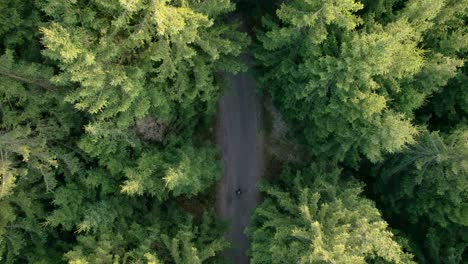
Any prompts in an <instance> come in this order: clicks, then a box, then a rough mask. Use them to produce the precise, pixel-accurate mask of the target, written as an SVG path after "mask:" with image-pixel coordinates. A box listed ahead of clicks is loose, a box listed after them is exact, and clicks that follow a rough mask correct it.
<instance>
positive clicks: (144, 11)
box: [41, 0, 247, 126]
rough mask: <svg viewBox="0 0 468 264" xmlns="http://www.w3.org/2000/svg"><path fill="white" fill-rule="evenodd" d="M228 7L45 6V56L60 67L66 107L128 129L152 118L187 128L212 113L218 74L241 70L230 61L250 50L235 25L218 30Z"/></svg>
mask: <svg viewBox="0 0 468 264" xmlns="http://www.w3.org/2000/svg"><path fill="white" fill-rule="evenodd" d="M233 8H234V6H233V4H231V3H230V2H229V1H203V2H198V1H180V2H179V1H173V2H169V1H164V0H158V1H120V2H116V1H106V0H101V1H97V2H93V3H91V4H88V3H87V2H83V1H77V2H76V3H69V2H63V1H48V2H47V3H45V4H44V6H43V10H44V11H45V12H46V13H47V14H48V15H49V16H51V17H52V21H50V22H49V23H48V24H47V26H45V27H42V28H41V31H42V33H43V34H44V38H43V42H44V44H45V46H46V47H47V49H46V50H45V51H44V54H46V55H47V57H49V58H50V59H53V60H55V61H57V62H58V63H59V66H60V69H61V73H60V74H59V75H57V76H54V82H55V83H56V84H59V85H70V86H75V87H76V86H77V87H76V88H74V89H70V90H69V91H70V93H68V94H67V96H66V100H67V101H68V102H71V103H74V104H75V107H76V108H77V109H80V110H83V111H86V112H88V113H90V114H93V115H95V116H96V118H97V120H104V119H108V118H110V117H118V121H119V122H121V123H122V124H125V125H127V126H130V125H131V124H132V122H133V121H134V120H133V118H143V117H145V116H146V115H148V114H149V113H151V114H153V115H155V116H157V117H158V118H160V119H163V120H170V119H173V118H175V117H176V116H177V112H178V111H179V110H181V111H182V112H183V113H184V114H185V115H186V116H185V118H186V119H184V121H186V122H188V121H189V120H188V119H189V118H191V117H193V116H194V115H195V114H200V113H205V112H207V113H212V112H213V110H214V105H215V103H216V100H217V98H218V95H219V87H218V85H217V80H216V78H215V74H214V73H215V72H216V71H219V70H232V71H238V70H240V68H241V66H240V64H239V63H237V62H235V61H234V60H233V56H237V55H239V54H240V52H241V50H242V48H243V47H244V46H245V44H246V43H247V40H246V37H245V36H244V35H243V34H241V33H239V32H237V31H235V29H234V25H226V24H223V23H215V21H217V17H218V16H220V15H221V14H224V13H226V12H229V11H232V10H233Z"/></svg>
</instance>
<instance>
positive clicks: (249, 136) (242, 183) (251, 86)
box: [217, 57, 264, 264]
mask: <svg viewBox="0 0 468 264" xmlns="http://www.w3.org/2000/svg"><path fill="white" fill-rule="evenodd" d="M248 60H249V58H248V57H245V58H244V61H245V62H246V63H248ZM228 81H229V83H230V89H228V90H227V91H226V93H225V95H224V96H223V97H222V98H221V100H220V103H219V112H218V124H217V129H218V130H217V141H218V144H219V145H220V147H221V148H222V150H223V160H224V177H223V179H222V180H221V182H220V183H219V185H218V190H217V202H218V204H217V209H218V212H219V214H220V215H221V217H222V218H223V219H226V220H227V221H229V223H230V229H229V231H228V233H227V234H226V238H227V239H228V240H229V241H230V242H231V244H232V248H231V249H229V250H227V251H226V255H227V257H228V258H229V259H230V260H232V261H233V263H235V264H244V263H250V261H249V258H248V257H247V255H246V251H247V249H248V248H249V245H250V244H249V241H248V239H247V237H246V235H245V234H244V230H245V228H246V227H247V226H248V224H249V221H250V216H251V214H252V212H253V209H254V208H255V207H256V205H257V202H258V199H259V192H258V190H257V183H258V181H259V178H260V176H261V175H262V173H263V168H264V161H263V138H262V136H261V133H260V125H261V122H260V112H261V109H260V104H259V99H258V97H257V95H256V94H255V81H254V79H253V78H252V77H251V76H249V75H248V74H247V73H239V74H237V75H230V76H228ZM238 188H240V189H241V190H242V194H241V195H240V196H236V194H235V190H236V189H238Z"/></svg>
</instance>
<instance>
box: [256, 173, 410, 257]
mask: <svg viewBox="0 0 468 264" xmlns="http://www.w3.org/2000/svg"><path fill="white" fill-rule="evenodd" d="M339 174H340V171H339V170H336V169H334V170H332V171H330V172H326V171H325V170H324V169H321V167H319V166H316V165H314V166H312V167H311V168H309V169H306V170H303V171H298V172H297V173H293V172H290V171H286V172H285V173H284V174H283V175H282V177H283V181H284V182H283V186H281V185H275V186H267V187H265V188H264V191H265V193H266V198H265V200H264V202H263V203H262V204H261V205H260V206H259V207H258V208H257V209H256V211H255V214H254V217H253V224H252V226H251V227H250V229H249V231H248V233H249V235H250V238H251V241H252V253H251V254H252V263H324V262H330V263H331V262H332V263H368V262H376V263H379V262H380V261H385V263H413V262H412V261H411V255H409V254H406V253H404V252H403V251H402V249H401V246H400V245H399V244H398V243H397V242H395V240H394V238H393V234H392V233H391V232H390V231H389V230H388V229H387V223H386V222H385V221H383V220H382V218H381V215H380V212H379V211H378V210H377V209H376V208H375V205H374V204H373V203H372V202H371V201H370V200H368V199H365V198H363V197H361V196H360V193H361V191H362V190H361V185H360V184H357V183H356V182H352V181H346V182H345V181H343V180H341V179H340V178H339Z"/></svg>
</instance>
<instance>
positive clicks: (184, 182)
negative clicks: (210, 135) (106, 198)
mask: <svg viewBox="0 0 468 264" xmlns="http://www.w3.org/2000/svg"><path fill="white" fill-rule="evenodd" d="M136 163H137V166H136V167H134V168H126V169H125V175H126V178H127V179H128V180H126V181H125V183H124V185H123V186H122V191H123V192H125V193H128V194H130V195H134V194H137V195H142V194H144V193H148V194H151V195H153V196H156V197H158V198H159V199H162V198H164V194H165V191H166V192H168V191H171V192H172V194H173V195H175V196H177V195H181V194H185V195H188V196H192V195H195V194H197V193H199V192H201V191H204V190H205V189H206V188H207V187H209V186H210V185H211V184H213V183H214V182H215V181H216V180H218V179H219V178H220V177H221V175H222V171H221V167H220V165H219V163H218V161H217V151H215V149H214V148H213V147H197V148H196V147H194V146H191V145H188V144H187V145H184V146H182V147H179V148H173V147H168V148H166V149H165V150H164V152H162V151H158V150H155V151H152V152H146V153H144V154H143V156H142V157H140V158H139V159H138V160H137V162H136Z"/></svg>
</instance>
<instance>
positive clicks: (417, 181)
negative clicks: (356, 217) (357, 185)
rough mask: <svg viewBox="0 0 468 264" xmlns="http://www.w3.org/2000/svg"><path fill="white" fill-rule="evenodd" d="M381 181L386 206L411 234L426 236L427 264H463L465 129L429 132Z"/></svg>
mask: <svg viewBox="0 0 468 264" xmlns="http://www.w3.org/2000/svg"><path fill="white" fill-rule="evenodd" d="M376 177H378V178H377V179H378V180H377V183H376V191H377V192H378V193H379V195H380V196H381V197H380V199H381V203H382V204H383V205H384V208H385V209H386V210H388V212H391V213H392V215H395V217H398V218H400V220H399V222H408V226H407V227H406V229H408V230H411V231H410V232H411V233H412V232H415V230H420V232H422V233H423V234H424V235H423V236H425V237H426V241H425V242H422V243H421V244H422V246H420V247H423V248H425V250H426V252H427V254H426V255H427V257H426V258H427V261H428V263H459V262H460V261H461V260H462V254H463V252H464V251H465V250H466V248H467V246H468V240H466V227H467V226H468V222H467V220H468V202H467V201H468V191H467V190H468V130H467V129H466V127H461V128H459V129H457V130H455V131H453V132H452V133H451V134H448V135H445V136H441V135H439V133H437V132H432V133H429V132H425V133H424V134H423V135H422V136H421V137H420V138H419V140H418V143H417V144H415V145H413V146H411V147H410V148H408V149H407V150H405V151H404V152H403V153H401V154H399V155H396V156H394V157H392V158H390V159H389V160H388V161H387V162H385V163H384V164H383V165H382V167H381V169H380V170H378V171H377V172H376ZM396 215H399V216H400V217H399V216H396ZM401 216H405V217H404V218H403V219H404V220H403V219H402V218H401ZM420 223H425V225H422V226H421V225H420ZM447 234H452V235H447ZM442 241H443V242H442ZM420 257H421V258H423V257H422V256H420Z"/></svg>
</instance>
